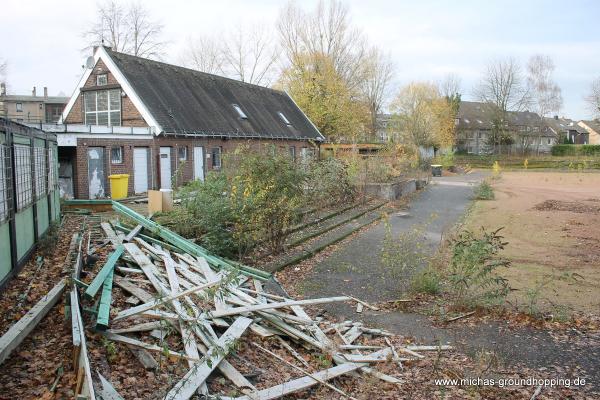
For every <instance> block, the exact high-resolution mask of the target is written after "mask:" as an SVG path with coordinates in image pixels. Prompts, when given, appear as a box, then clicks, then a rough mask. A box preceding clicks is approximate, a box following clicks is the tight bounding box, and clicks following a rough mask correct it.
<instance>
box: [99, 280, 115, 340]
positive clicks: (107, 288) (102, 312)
mask: <svg viewBox="0 0 600 400" xmlns="http://www.w3.org/2000/svg"><path fill="white" fill-rule="evenodd" d="M113 275H114V270H111V271H110V272H109V273H108V276H107V277H106V279H105V280H104V284H103V287H102V295H101V296H100V304H99V305H98V318H97V319H96V329H99V330H105V329H107V328H108V320H109V319H110V302H111V300H112V284H113Z"/></svg>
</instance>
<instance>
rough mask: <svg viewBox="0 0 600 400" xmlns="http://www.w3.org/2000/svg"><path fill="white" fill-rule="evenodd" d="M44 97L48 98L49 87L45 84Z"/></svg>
mask: <svg viewBox="0 0 600 400" xmlns="http://www.w3.org/2000/svg"><path fill="white" fill-rule="evenodd" d="M44 98H45V99H47V98H48V88H47V87H46V86H44Z"/></svg>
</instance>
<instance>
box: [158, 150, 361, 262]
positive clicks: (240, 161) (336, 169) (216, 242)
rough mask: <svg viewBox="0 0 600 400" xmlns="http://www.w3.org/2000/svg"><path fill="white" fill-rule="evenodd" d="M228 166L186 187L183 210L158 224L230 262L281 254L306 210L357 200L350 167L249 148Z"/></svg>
mask: <svg viewBox="0 0 600 400" xmlns="http://www.w3.org/2000/svg"><path fill="white" fill-rule="evenodd" d="M223 165H224V168H223V170H222V171H221V172H212V173H209V174H208V176H207V177H206V180H205V181H193V182H190V183H188V184H187V185H185V186H183V187H181V188H180V189H179V192H178V195H179V196H180V197H181V199H182V203H181V207H178V208H176V209H175V210H174V211H172V212H170V213H167V214H162V215H159V216H158V217H157V218H158V221H159V222H160V223H163V224H165V225H166V226H169V227H170V228H172V229H175V230H176V231H177V232H178V233H180V234H182V235H184V236H186V237H192V238H196V239H197V240H198V241H199V243H200V244H201V245H202V246H204V247H206V248H208V249H209V250H211V251H213V252H215V253H217V254H219V255H222V256H225V257H229V258H235V259H239V260H241V259H243V258H244V257H245V256H247V255H248V254H249V253H250V252H251V251H253V250H254V249H256V248H257V247H258V246H259V245H260V246H264V247H266V249H267V250H268V251H269V252H271V253H275V254H276V253H279V252H281V251H282V250H283V245H284V243H285V241H286V239H287V237H288V235H289V231H290V228H292V227H293V226H295V225H296V224H297V223H298V222H299V219H300V218H301V213H302V211H303V210H305V209H312V208H317V209H318V208H323V207H327V206H330V205H333V204H346V203H349V202H351V201H353V199H354V197H355V195H356V191H355V189H354V186H353V185H352V184H351V182H350V177H349V174H348V168H347V166H346V165H345V164H344V163H343V162H341V161H339V160H336V159H327V160H323V161H320V162H317V161H314V162H308V163H296V162H294V161H293V160H292V159H291V157H289V155H288V154H287V152H282V151H277V150H276V149H275V148H274V147H265V148H262V149H250V148H248V147H246V146H243V147H239V148H238V149H236V150H235V151H234V152H233V153H231V154H230V155H228V156H226V157H225V159H224V163H223ZM175 221H176V222H175Z"/></svg>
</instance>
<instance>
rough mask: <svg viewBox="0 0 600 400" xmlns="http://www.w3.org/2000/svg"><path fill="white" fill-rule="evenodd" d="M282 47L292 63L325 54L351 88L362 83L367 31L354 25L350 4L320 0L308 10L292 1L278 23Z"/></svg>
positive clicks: (334, 0)
mask: <svg viewBox="0 0 600 400" xmlns="http://www.w3.org/2000/svg"><path fill="white" fill-rule="evenodd" d="M277 30H278V32H279V37H280V42H281V45H282V48H283V49H282V50H283V52H284V54H285V55H286V58H287V61H288V63H290V64H293V63H294V62H297V60H299V59H301V58H302V57H303V56H304V55H305V54H308V55H310V56H316V57H320V56H326V57H327V58H329V59H330V60H332V62H333V66H334V68H335V70H336V72H337V74H339V76H340V77H341V78H342V79H343V80H344V81H345V82H346V84H347V85H348V87H349V88H350V89H355V88H357V87H359V85H360V84H361V81H362V78H363V73H364V68H363V60H364V58H365V57H366V52H367V46H366V39H365V37H364V34H363V33H362V31H360V30H359V29H357V28H355V27H353V26H352V23H351V21H350V14H349V9H348V6H346V5H345V4H343V3H342V2H341V1H339V0H329V1H324V0H320V1H319V2H318V3H317V6H316V7H315V9H314V10H312V11H310V12H306V11H304V10H302V9H300V8H299V7H297V6H296V5H295V3H293V2H292V1H290V2H289V3H288V4H287V5H286V6H285V7H284V8H283V10H282V12H281V13H280V16H279V21H278V24H277Z"/></svg>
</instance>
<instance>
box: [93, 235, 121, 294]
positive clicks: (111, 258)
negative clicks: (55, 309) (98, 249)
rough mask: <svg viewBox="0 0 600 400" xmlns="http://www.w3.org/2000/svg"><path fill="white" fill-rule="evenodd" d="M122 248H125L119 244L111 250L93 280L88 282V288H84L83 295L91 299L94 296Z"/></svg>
mask: <svg viewBox="0 0 600 400" xmlns="http://www.w3.org/2000/svg"><path fill="white" fill-rule="evenodd" d="M124 250H125V248H124V247H123V245H119V246H117V247H116V248H115V251H113V252H112V253H111V255H110V256H109V257H108V260H106V264H104V266H103V267H102V269H100V271H98V274H97V275H96V277H95V278H94V280H93V281H92V282H91V283H90V285H89V286H88V288H87V289H86V290H85V294H84V295H85V297H86V298H87V299H93V298H94V296H96V293H98V290H100V287H101V286H102V285H103V284H104V281H105V280H106V278H107V277H108V275H109V274H110V273H111V272H112V270H113V269H114V267H115V264H116V263H117V260H118V259H119V258H120V257H121V255H122V254H123V251H124ZM111 282H112V279H111Z"/></svg>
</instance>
